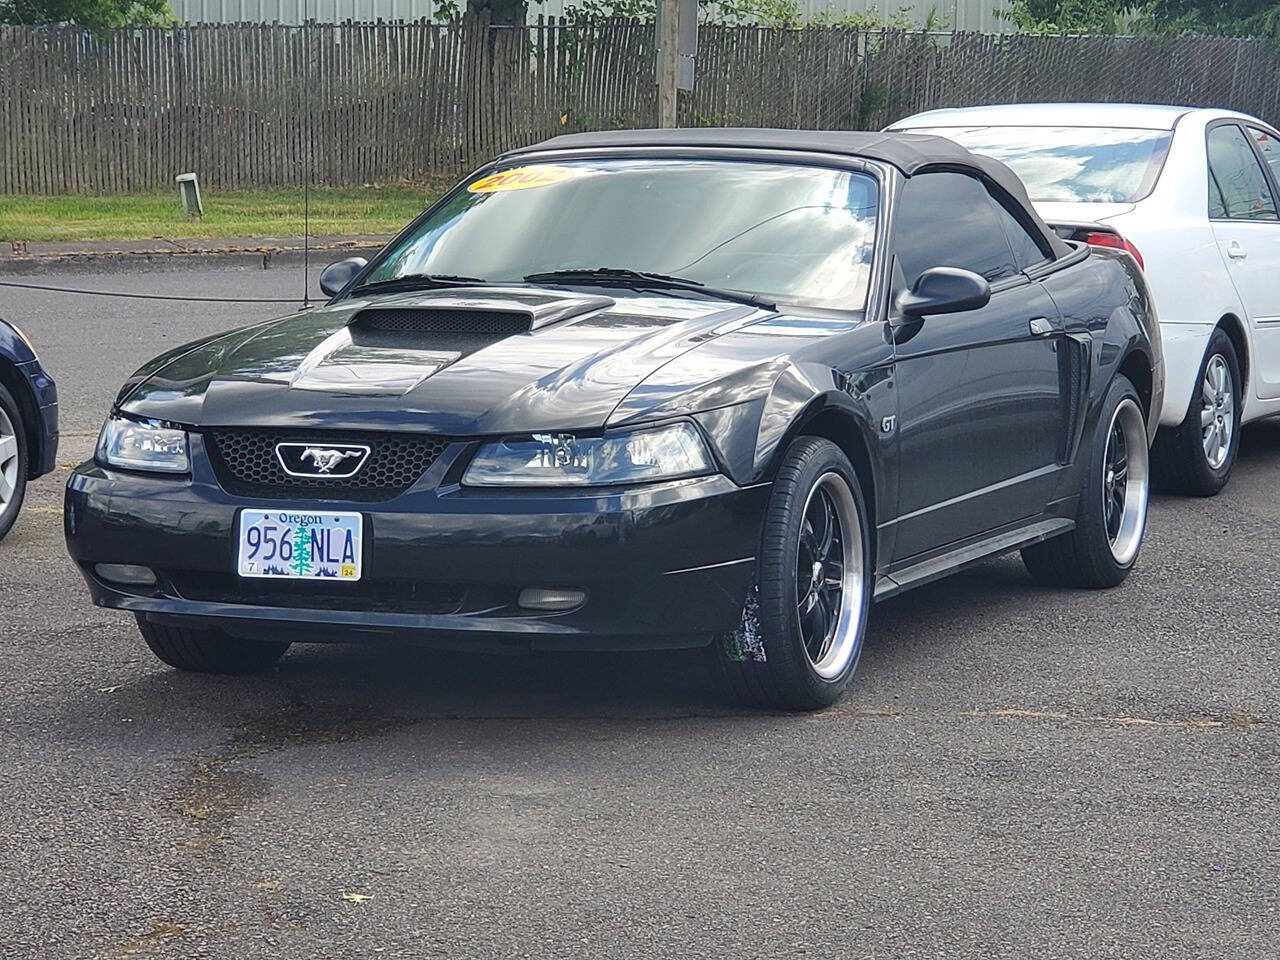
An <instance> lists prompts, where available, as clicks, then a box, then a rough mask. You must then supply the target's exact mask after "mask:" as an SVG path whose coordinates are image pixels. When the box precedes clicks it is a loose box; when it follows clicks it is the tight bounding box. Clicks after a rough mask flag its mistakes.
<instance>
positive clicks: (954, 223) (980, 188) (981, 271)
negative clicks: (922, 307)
mask: <svg viewBox="0 0 1280 960" xmlns="http://www.w3.org/2000/svg"><path fill="white" fill-rule="evenodd" d="M894 250H895V252H896V253H897V256H898V265H899V266H900V267H901V268H902V273H903V277H904V279H905V280H906V284H907V288H908V289H910V288H911V287H913V286H915V282H916V280H917V279H918V278H919V277H920V274H922V273H923V272H924V271H926V270H928V269H929V268H931V267H961V268H963V269H965V270H972V271H973V272H974V273H976V274H978V275H979V276H983V277H986V278H987V279H988V280H991V281H995V280H1000V279H1002V278H1004V277H1011V276H1013V275H1015V274H1016V273H1017V272H1018V267H1017V264H1016V263H1015V262H1014V259H1013V250H1012V249H1011V248H1010V246H1009V240H1008V238H1007V237H1006V236H1005V230H1004V226H1003V225H1002V224H1001V222H1000V218H999V216H998V215H997V213H996V206H995V203H994V202H993V201H992V199H991V195H990V194H989V193H988V192H987V188H986V186H985V185H984V184H983V183H982V182H980V181H979V180H977V179H976V178H974V177H969V176H965V175H964V174H961V173H923V174H917V175H916V176H914V177H911V178H910V179H908V180H907V182H906V184H905V185H904V186H903V188H902V197H901V200H900V201H899V204H898V212H897V215H896V219H895V221H894Z"/></svg>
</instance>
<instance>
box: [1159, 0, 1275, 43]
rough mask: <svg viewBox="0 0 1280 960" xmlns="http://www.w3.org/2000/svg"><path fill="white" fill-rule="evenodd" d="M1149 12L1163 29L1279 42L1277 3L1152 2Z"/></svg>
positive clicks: (1221, 0)
mask: <svg viewBox="0 0 1280 960" xmlns="http://www.w3.org/2000/svg"><path fill="white" fill-rule="evenodd" d="M1146 13H1147V16H1148V18H1149V19H1150V20H1151V22H1152V24H1153V25H1154V26H1155V27H1156V29H1160V30H1166V31H1170V32H1175V33H1181V32H1182V31H1184V30H1193V31H1195V32H1197V33H1216V34H1221V35H1224V36H1230V37H1271V38H1272V39H1273V40H1280V3H1277V2H1276V0H1151V2H1149V3H1147V5H1146Z"/></svg>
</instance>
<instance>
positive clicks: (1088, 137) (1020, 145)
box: [904, 126, 1173, 203]
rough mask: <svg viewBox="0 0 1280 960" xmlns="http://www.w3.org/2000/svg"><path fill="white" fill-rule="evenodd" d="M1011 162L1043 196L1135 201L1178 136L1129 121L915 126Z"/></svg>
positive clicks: (1031, 192)
mask: <svg viewBox="0 0 1280 960" xmlns="http://www.w3.org/2000/svg"><path fill="white" fill-rule="evenodd" d="M904 132H906V133H929V134H933V135H935V136H939V137H946V138H947V139H949V140H954V141H955V142H956V143H958V144H960V145H961V146H962V147H967V148H968V149H969V150H972V151H973V152H974V153H981V154H984V155H985V156H988V157H995V158H996V159H997V160H999V161H1000V162H1001V163H1003V164H1005V165H1006V166H1008V167H1009V168H1010V169H1011V170H1013V172H1014V173H1016V174H1017V175H1018V178H1019V179H1020V180H1022V182H1023V183H1024V184H1026V187H1027V195H1028V196H1029V197H1031V199H1032V200H1034V201H1037V202H1041V201H1044V202H1054V201H1057V202H1067V203H1132V202H1134V201H1137V200H1141V199H1142V198H1143V197H1145V196H1146V195H1147V194H1149V193H1150V192H1151V190H1152V188H1153V187H1154V186H1155V183H1156V179H1157V178H1158V177H1159V176H1160V171H1161V169H1162V168H1163V167H1164V159H1165V156H1166V155H1167V154H1168V152H1169V142H1170V140H1171V139H1172V137H1173V134H1171V133H1170V132H1169V131H1168V130H1140V129H1129V128H1125V127H980V126H973V127H913V128H911V129H909V130H905V131H904Z"/></svg>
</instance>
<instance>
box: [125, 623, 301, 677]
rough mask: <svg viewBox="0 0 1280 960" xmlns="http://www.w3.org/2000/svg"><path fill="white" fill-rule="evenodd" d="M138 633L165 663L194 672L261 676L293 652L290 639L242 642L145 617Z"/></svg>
mask: <svg viewBox="0 0 1280 960" xmlns="http://www.w3.org/2000/svg"><path fill="white" fill-rule="evenodd" d="M138 630H139V632H140V633H141V634H142V639H143V640H145V641H146V642H147V646H148V647H150V648H151V652H152V653H154V654H155V655H156V656H157V657H159V658H160V659H161V660H162V661H164V662H165V663H167V664H168V665H169V666H171V667H176V668H177V669H179V670H188V671H190V672H192V673H229V674H242V673H260V672H261V671H263V670H266V669H267V668H268V667H270V666H271V665H272V664H274V663H275V662H276V661H277V660H279V659H280V658H281V657H282V656H284V652H285V651H286V650H288V649H289V642H288V641H286V640H271V641H266V640H241V639H240V638H238V637H232V636H230V635H228V634H226V633H224V632H222V631H221V630H215V629H208V630H197V629H191V628H189V627H171V626H168V625H166V624H160V623H152V622H151V621H150V620H148V619H147V618H146V617H145V616H142V615H141V614H139V615H138Z"/></svg>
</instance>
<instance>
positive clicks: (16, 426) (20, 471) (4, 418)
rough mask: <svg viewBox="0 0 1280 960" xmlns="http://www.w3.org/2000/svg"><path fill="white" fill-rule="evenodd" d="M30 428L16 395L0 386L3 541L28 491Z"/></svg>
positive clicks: (0, 535) (0, 534)
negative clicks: (26, 428) (28, 430)
mask: <svg viewBox="0 0 1280 960" xmlns="http://www.w3.org/2000/svg"><path fill="white" fill-rule="evenodd" d="M27 457H28V452H27V431H26V430H25V429H24V428H23V424H22V416H21V411H20V410H19V409H18V402H17V401H16V400H14V398H13V394H11V393H10V392H9V391H8V390H6V389H5V388H4V386H3V385H0V540H3V539H4V537H5V534H7V533H8V532H9V531H10V530H11V529H13V525H14V523H16V522H17V519H18V511H20V510H21V509H22V501H23V498H24V497H25V496H26V494H27V472H28V470H29V469H30V466H29V462H28V459H27Z"/></svg>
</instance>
